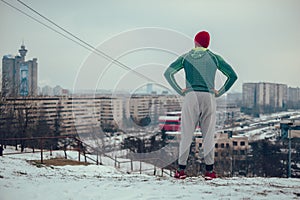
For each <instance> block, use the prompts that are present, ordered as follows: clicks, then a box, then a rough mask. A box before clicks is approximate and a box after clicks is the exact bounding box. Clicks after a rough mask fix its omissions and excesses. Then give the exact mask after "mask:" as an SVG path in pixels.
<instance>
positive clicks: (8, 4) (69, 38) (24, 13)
mask: <svg viewBox="0 0 300 200" xmlns="http://www.w3.org/2000/svg"><path fill="white" fill-rule="evenodd" d="M0 1H2V2H3V3H5V4H6V5H7V6H9V7H11V8H13V9H15V10H17V11H19V12H20V13H22V14H23V15H25V16H27V17H29V18H30V19H32V20H34V21H36V22H38V23H39V24H41V25H43V26H45V27H47V28H49V29H50V30H52V31H54V32H56V33H58V34H59V35H61V36H63V37H65V38H66V39H68V40H71V41H73V42H75V43H76V44H78V45H80V46H82V47H83V48H85V49H87V50H89V51H91V49H89V48H87V47H86V46H84V45H82V44H81V43H79V42H77V41H76V40H74V39H72V38H71V37H68V36H67V35H65V34H63V33H61V32H59V31H57V30H55V29H54V28H52V27H51V26H49V25H47V24H45V23H44V22H42V21H40V20H38V19H36V18H34V17H32V16H31V15H29V14H27V13H26V12H24V11H22V10H21V9H19V8H17V7H15V6H13V5H12V4H10V3H8V2H6V1H4V0H0Z"/></svg>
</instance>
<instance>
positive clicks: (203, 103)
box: [178, 92, 216, 165]
mask: <svg viewBox="0 0 300 200" xmlns="http://www.w3.org/2000/svg"><path fill="white" fill-rule="evenodd" d="M199 123H200V128H201V132H202V136H203V145H202V146H203V152H204V161H205V164H206V165H212V164H214V156H215V153H214V148H215V142H214V136H215V125H216V100H215V96H214V94H211V93H208V92H189V93H187V94H186V95H185V97H184V101H183V105H182V113H181V141H180V146H179V159H178V164H179V165H186V164H187V159H188V156H189V152H190V145H191V143H192V139H193V135H194V132H195V128H196V126H197V125H198V124H199Z"/></svg>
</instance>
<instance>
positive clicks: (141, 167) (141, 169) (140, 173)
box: [140, 161, 142, 174]
mask: <svg viewBox="0 0 300 200" xmlns="http://www.w3.org/2000/svg"><path fill="white" fill-rule="evenodd" d="M140 174H142V161H140Z"/></svg>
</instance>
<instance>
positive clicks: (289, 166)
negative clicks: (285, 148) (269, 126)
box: [288, 127, 292, 178]
mask: <svg viewBox="0 0 300 200" xmlns="http://www.w3.org/2000/svg"><path fill="white" fill-rule="evenodd" d="M288 139H289V161H288V178H291V160H292V152H291V151H292V150H291V149H292V141H291V139H292V138H291V129H290V127H289V129H288Z"/></svg>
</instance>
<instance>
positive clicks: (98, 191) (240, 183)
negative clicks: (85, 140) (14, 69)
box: [0, 153, 300, 200]
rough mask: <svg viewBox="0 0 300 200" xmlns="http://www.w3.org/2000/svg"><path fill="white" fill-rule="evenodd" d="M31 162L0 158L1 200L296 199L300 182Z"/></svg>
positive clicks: (21, 158) (26, 157)
mask: <svg viewBox="0 0 300 200" xmlns="http://www.w3.org/2000/svg"><path fill="white" fill-rule="evenodd" d="M46 157H47V155H46ZM33 159H39V154H38V153H36V154H32V153H29V154H22V155H5V156H3V157H0V200H19V199H22V200H38V199H42V200H48V199H51V200H52V199H53V200H54V199H55V200H57V199H67V200H76V199H78V200H83V199H86V200H92V199H97V200H102V199H103V200H115V199H121V200H129V199H133V200H158V199H163V200H168V199H170V200H174V199H186V200H193V199H197V200H198V199H272V200H275V199H300V179H282V178H227V179H216V180H213V181H204V180H203V178H200V177H198V178H196V177H195V178H188V179H186V180H175V179H173V178H172V177H167V176H164V177H157V176H151V175H145V174H127V173H124V172H121V171H119V170H116V169H115V168H113V167H111V166H103V165H102V166H101V165H98V166H97V165H88V166H62V167H58V166H51V167H45V166H44V167H36V166H34V165H32V164H30V163H28V162H27V161H26V160H33ZM104 164H105V163H104Z"/></svg>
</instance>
